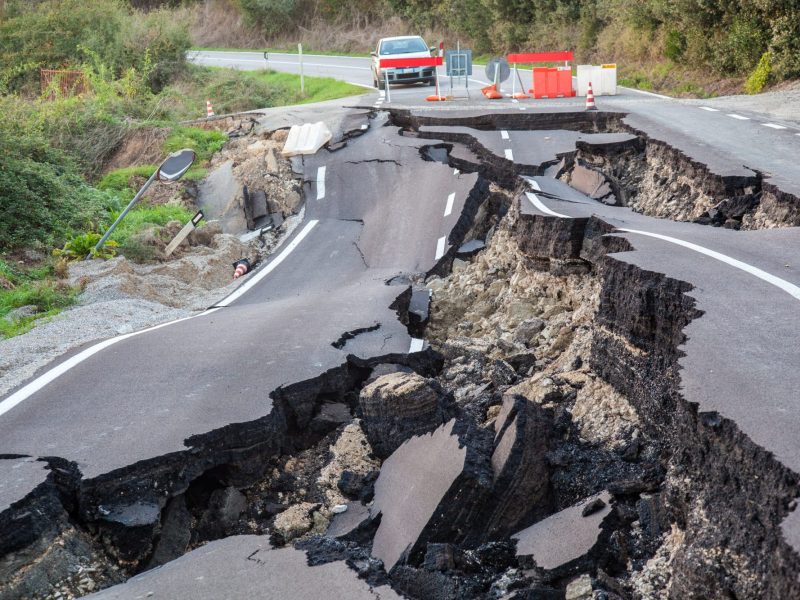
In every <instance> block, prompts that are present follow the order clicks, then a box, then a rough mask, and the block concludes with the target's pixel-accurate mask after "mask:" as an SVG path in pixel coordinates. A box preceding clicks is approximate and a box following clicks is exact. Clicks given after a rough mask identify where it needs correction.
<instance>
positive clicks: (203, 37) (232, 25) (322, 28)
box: [179, 0, 452, 54]
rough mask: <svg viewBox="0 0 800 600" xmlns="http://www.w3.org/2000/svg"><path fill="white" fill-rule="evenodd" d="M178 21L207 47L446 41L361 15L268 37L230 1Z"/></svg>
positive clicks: (330, 47)
mask: <svg viewBox="0 0 800 600" xmlns="http://www.w3.org/2000/svg"><path fill="white" fill-rule="evenodd" d="M179 18H187V19H189V22H190V23H191V28H190V32H191V36H192V43H193V44H194V45H195V46H201V47H206V48H253V49H262V48H294V47H295V46H296V44H298V43H302V44H303V47H304V48H307V49H308V51H310V52H313V51H316V52H341V53H348V54H350V53H359V54H363V53H368V52H370V51H371V50H373V48H374V46H375V44H376V43H377V41H378V39H380V38H382V37H388V36H393V35H422V36H423V37H424V38H425V40H426V41H428V43H430V44H434V43H435V41H436V40H439V39H445V38H444V34H443V33H442V32H436V31H430V30H428V31H422V32H420V31H417V30H414V29H413V28H412V26H410V25H409V24H408V23H406V22H405V21H403V20H402V19H401V18H400V17H397V16H392V17H389V18H385V19H380V20H378V21H376V20H374V19H370V18H369V17H368V16H366V15H362V14H353V15H350V16H349V17H348V18H347V19H340V20H338V21H335V22H327V21H325V20H323V19H322V18H321V17H315V18H314V19H312V21H311V22H310V23H308V24H306V25H305V26H299V27H298V28H297V30H295V31H292V32H291V33H289V34H287V35H285V36H279V37H273V38H267V37H265V36H264V34H263V33H262V32H261V31H259V30H258V29H257V28H254V27H250V26H248V25H247V24H246V23H245V21H244V19H243V17H242V16H241V12H240V11H239V10H238V9H237V8H236V7H234V6H233V4H232V1H231V0H207V1H206V2H203V3H202V4H201V3H198V4H193V5H191V6H188V7H184V8H181V9H179ZM451 37H452V36H451Z"/></svg>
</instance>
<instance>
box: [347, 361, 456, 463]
mask: <svg viewBox="0 0 800 600" xmlns="http://www.w3.org/2000/svg"><path fill="white" fill-rule="evenodd" d="M358 406H359V410H360V415H361V426H362V427H363V429H364V432H365V433H366V435H367V439H368V440H369V443H370V445H371V446H372V449H373V451H374V453H375V455H376V456H378V457H379V458H382V459H383V458H387V457H388V456H389V455H390V454H391V453H392V452H394V451H395V450H397V448H398V447H399V446H400V445H401V444H402V443H403V442H405V441H406V440H407V439H408V438H410V437H412V436H414V435H419V434H422V433H427V432H429V431H432V430H433V429H436V428H437V427H438V426H439V425H441V424H442V423H444V422H446V421H447V420H448V419H450V418H451V417H452V416H453V413H454V403H453V400H452V398H451V397H450V396H448V395H447V394H445V393H444V392H443V391H442V389H441V386H440V385H439V384H438V383H437V382H436V381H435V380H432V379H425V378H424V377H421V376H419V375H417V374H416V373H390V374H388V375H383V376H381V377H378V378H377V379H375V380H374V381H372V382H370V383H368V384H367V385H366V386H364V388H363V389H362V390H361V393H360V394H359V397H358Z"/></svg>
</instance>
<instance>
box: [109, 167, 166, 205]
mask: <svg viewBox="0 0 800 600" xmlns="http://www.w3.org/2000/svg"><path fill="white" fill-rule="evenodd" d="M156 168H157V166H156V165H137V166H134V167H123V168H121V169H115V170H113V171H110V172H108V173H107V174H106V175H104V176H103V178H102V179H101V180H100V181H98V182H97V189H99V190H107V191H110V192H114V193H115V194H116V195H117V196H119V197H121V198H124V199H127V200H128V201H130V200H131V199H132V198H133V196H134V194H135V193H136V190H134V189H133V186H132V185H131V178H133V177H144V178H145V179H148V178H149V177H150V176H151V175H152V174H153V172H154V171H155V170H156Z"/></svg>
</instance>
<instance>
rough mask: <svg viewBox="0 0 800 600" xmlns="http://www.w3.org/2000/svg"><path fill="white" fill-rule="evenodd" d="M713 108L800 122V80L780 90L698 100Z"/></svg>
mask: <svg viewBox="0 0 800 600" xmlns="http://www.w3.org/2000/svg"><path fill="white" fill-rule="evenodd" d="M699 103H700V104H706V105H708V106H712V107H714V108H719V109H724V110H731V111H734V110H742V111H749V112H755V113H762V114H765V115H770V116H772V117H775V118H777V119H783V120H786V121H793V122H795V123H800V82H799V83H796V84H794V85H793V86H788V87H786V88H784V89H781V90H776V91H773V92H765V93H763V94H756V95H754V96H746V95H740V96H721V97H719V98H714V99H709V100H703V101H699Z"/></svg>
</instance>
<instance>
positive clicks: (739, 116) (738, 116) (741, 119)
mask: <svg viewBox="0 0 800 600" xmlns="http://www.w3.org/2000/svg"><path fill="white" fill-rule="evenodd" d="M728 116H729V117H730V118H731V119H739V120H740V121H749V120H750V117H743V116H742V115H737V114H735V113H731V114H729V115H728Z"/></svg>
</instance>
